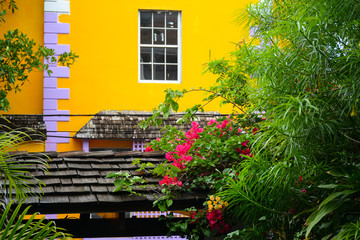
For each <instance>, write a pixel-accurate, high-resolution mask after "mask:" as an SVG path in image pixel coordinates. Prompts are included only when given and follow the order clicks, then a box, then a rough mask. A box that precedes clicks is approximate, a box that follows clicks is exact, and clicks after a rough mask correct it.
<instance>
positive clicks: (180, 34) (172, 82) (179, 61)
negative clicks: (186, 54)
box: [138, 9, 182, 84]
mask: <svg viewBox="0 0 360 240" xmlns="http://www.w3.org/2000/svg"><path fill="white" fill-rule="evenodd" d="M156 11H160V12H176V13H177V21H178V27H177V49H178V51H177V67H178V69H177V80H166V76H165V80H141V56H140V48H141V47H149V48H176V47H174V45H166V42H165V44H164V45H156V44H141V43H140V41H141V39H140V37H141V36H140V33H141V27H140V24H141V18H140V13H141V12H156ZM181 15H182V14H181V11H175V10H152V9H139V11H138V82H139V83H163V84H179V83H181V80H182V74H181V73H182V61H181V60H182V57H181V56H182V39H181V36H182V33H181V32H182V22H181ZM151 28H152V29H154V26H152V27H151ZM165 29H166V23H165ZM165 58H166V56H165ZM165 61H166V60H165ZM165 65H166V63H165ZM151 66H153V64H151ZM152 74H154V73H153V69H152ZM165 75H166V70H165Z"/></svg>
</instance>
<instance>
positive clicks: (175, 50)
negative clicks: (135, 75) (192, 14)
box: [139, 10, 181, 83]
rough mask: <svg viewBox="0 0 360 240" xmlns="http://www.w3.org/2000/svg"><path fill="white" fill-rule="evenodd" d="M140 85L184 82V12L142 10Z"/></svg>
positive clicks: (140, 19)
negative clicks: (182, 62)
mask: <svg viewBox="0 0 360 240" xmlns="http://www.w3.org/2000/svg"><path fill="white" fill-rule="evenodd" d="M139 82H140V83H180V82H181V12H179V11H163V10H139Z"/></svg>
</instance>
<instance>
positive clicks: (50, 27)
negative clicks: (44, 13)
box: [44, 23, 70, 34]
mask: <svg viewBox="0 0 360 240" xmlns="http://www.w3.org/2000/svg"><path fill="white" fill-rule="evenodd" d="M44 31H45V33H63V34H69V33H70V24H69V23H44Z"/></svg>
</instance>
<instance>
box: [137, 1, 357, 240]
mask: <svg viewBox="0 0 360 240" xmlns="http://www.w3.org/2000/svg"><path fill="white" fill-rule="evenodd" d="M359 17H360V3H359V1H357V0H348V1H338V0H297V1H292V0H290V1H282V0H275V1H260V2H259V3H258V4H253V5H250V6H249V7H248V8H247V9H246V11H245V12H244V13H242V15H241V16H240V17H239V19H238V20H239V21H240V22H242V23H245V25H246V26H247V27H248V28H251V29H252V30H253V32H254V34H255V37H254V38H252V39H250V40H248V41H246V40H244V41H242V42H239V43H238V44H237V45H236V50H235V51H234V52H233V53H232V55H231V58H230V59H219V60H215V61H211V62H210V63H209V64H208V68H207V70H206V71H207V72H211V73H213V74H215V75H217V77H218V78H217V81H216V83H215V84H214V85H213V86H212V87H211V88H209V89H203V88H199V89H191V90H183V91H178V90H167V91H166V97H165V101H164V102H163V103H162V104H160V105H159V108H158V109H157V110H154V112H153V113H154V115H153V116H152V117H151V118H150V119H149V120H148V121H147V122H145V123H143V124H142V127H143V128H145V127H146V126H148V125H156V124H157V125H161V123H162V120H161V119H162V118H167V117H168V116H169V114H171V112H172V111H175V112H176V111H177V110H178V107H179V106H178V104H177V103H178V102H179V100H180V99H181V98H182V97H184V96H187V95H189V94H190V93H193V92H205V93H207V96H206V98H205V99H204V101H203V102H202V103H200V104H196V105H195V106H194V107H192V108H189V109H188V110H186V112H185V115H184V117H183V119H181V120H179V122H181V123H184V122H191V121H193V119H194V115H195V113H196V112H198V111H202V110H203V109H204V106H206V104H208V103H209V102H211V101H213V100H214V99H216V98H221V99H222V103H223V104H231V105H232V106H233V111H234V115H233V116H232V117H231V119H232V120H233V124H234V125H233V127H234V129H237V128H241V129H245V130H246V131H245V134H239V135H236V133H235V132H231V131H230V130H229V129H226V133H227V134H225V135H220V134H219V129H217V128H216V125H214V126H212V127H211V126H208V127H205V128H204V129H203V132H201V133H199V138H198V139H197V140H196V141H194V142H191V148H190V149H189V151H188V154H190V155H191V156H192V160H191V161H189V162H187V163H185V164H184V166H183V167H184V169H182V171H177V172H176V171H175V172H173V171H172V170H173V169H171V167H169V165H170V164H169V163H165V164H164V165H161V167H159V168H155V170H154V171H153V172H156V173H158V174H159V175H165V176H168V177H175V176H176V177H179V179H180V180H181V181H183V182H184V188H182V189H181V190H185V189H186V190H189V191H191V190H193V189H196V188H201V187H202V188H205V189H208V190H209V191H210V194H211V193H213V192H218V193H217V195H218V196H221V198H222V199H224V200H226V201H228V203H229V209H227V211H226V214H228V215H229V217H232V218H233V219H234V221H236V222H241V223H243V224H242V225H241V226H235V229H234V231H233V232H232V233H230V234H229V235H228V237H227V238H226V239H287V240H288V239H297V240H300V239H305V238H306V239H359V212H360V204H359V199H360V195H359V193H360V191H359V190H360V182H359V181H360V180H359V179H360V178H359V176H360V155H359V149H360V139H359V136H360V116H359V109H360V102H359V97H360V77H359V76H360V67H359V66H360V65H359V63H360V45H359V43H360V31H359V30H360V29H359V27H360V24H359V23H360V22H359ZM258 44H260V45H258ZM175 103H176V104H175ZM244 109H246V111H245V110H244ZM257 112H262V115H264V116H263V117H265V118H266V119H265V120H264V121H258V120H260V118H259V117H257V116H256V115H257V114H256V113H257ZM263 112H265V113H263ZM222 120H224V119H222ZM250 126H251V127H256V128H259V129H260V130H259V131H257V133H256V134H255V135H253V134H251V129H250V131H249V129H246V128H247V127H250ZM165 131H167V132H166V134H165V135H164V138H163V139H161V140H160V141H153V142H152V143H151V144H152V147H153V148H154V149H161V150H163V151H165V152H167V153H170V154H173V153H174V152H179V151H180V150H179V149H180V147H179V149H177V147H178V146H180V145H182V144H185V145H186V143H187V142H188V141H187V140H186V139H185V138H186V136H187V135H186V134H184V133H182V132H180V131H176V130H175V129H174V128H172V127H169V126H166V127H165ZM228 133H229V134H228ZM245 139H246V140H249V148H251V152H252V153H253V154H254V155H253V156H252V157H250V155H247V156H242V155H239V154H236V150H235V149H236V148H237V147H238V146H239V145H240V144H241V143H243V142H244V140H245ZM188 140H189V139H188ZM195 153H197V154H199V156H198V155H196V154H195ZM178 159H179V157H177V156H176V157H175V160H178ZM171 161H174V160H171ZM175 162H176V161H175ZM165 189H167V191H170V192H176V191H179V189H178V188H176V187H174V185H171V183H170V186H169V185H167V186H165ZM204 210H206V209H204ZM200 225H201V224H200ZM185 226H187V225H186V223H178V227H177V228H179V229H181V228H185ZM236 228H237V229H236ZM205 229H206V228H203V230H204V231H205ZM198 234H204V232H202V233H198ZM195 235H197V234H195Z"/></svg>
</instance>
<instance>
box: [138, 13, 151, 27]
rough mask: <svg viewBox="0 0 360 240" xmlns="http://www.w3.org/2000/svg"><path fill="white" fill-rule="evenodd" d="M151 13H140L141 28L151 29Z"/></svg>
mask: <svg viewBox="0 0 360 240" xmlns="http://www.w3.org/2000/svg"><path fill="white" fill-rule="evenodd" d="M151 15H152V13H151V12H141V13H140V18H141V20H140V26H141V27H151V22H152V21H151Z"/></svg>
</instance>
